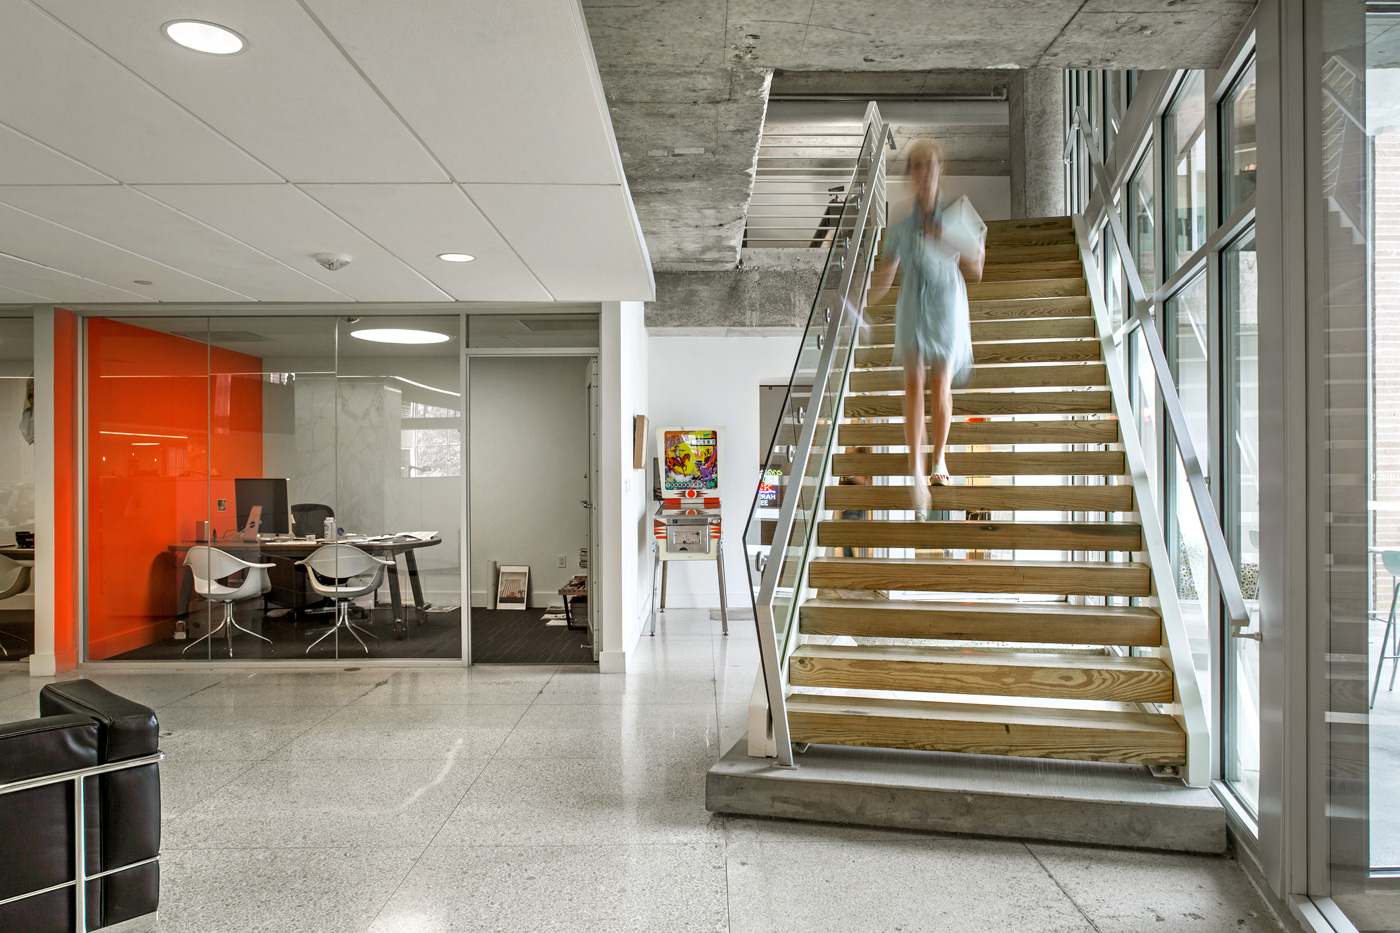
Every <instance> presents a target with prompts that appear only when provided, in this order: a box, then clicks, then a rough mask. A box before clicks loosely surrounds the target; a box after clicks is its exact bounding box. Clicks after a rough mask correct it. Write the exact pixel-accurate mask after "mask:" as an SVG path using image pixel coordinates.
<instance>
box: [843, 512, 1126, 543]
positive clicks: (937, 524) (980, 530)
mask: <svg viewBox="0 0 1400 933" xmlns="http://www.w3.org/2000/svg"><path fill="white" fill-rule="evenodd" d="M817 544H819V545H820V546H822V547H853V548H855V547H892V548H964V549H997V550H1008V549H1009V550H1033V551H1041V550H1052V551H1053V550H1060V551H1139V550H1141V549H1142V527H1141V526H1140V525H1137V524H1135V523H1132V522H983V521H932V522H920V521H908V520H900V521H895V520H889V519H882V520H870V519H848V518H843V519H825V520H823V521H821V522H819V523H818V525H817Z"/></svg>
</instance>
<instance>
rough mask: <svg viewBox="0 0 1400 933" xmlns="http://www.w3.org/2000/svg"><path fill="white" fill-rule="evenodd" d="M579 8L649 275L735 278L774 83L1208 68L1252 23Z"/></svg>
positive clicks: (861, 1) (751, 0) (676, 4)
mask: <svg viewBox="0 0 1400 933" xmlns="http://www.w3.org/2000/svg"><path fill="white" fill-rule="evenodd" d="M582 2H583V6H584V11H585V14H586V16H587V19H588V28H589V32H590V34H591V35H592V37H593V46H594V50H595V52H596V55H597V60H598V68H599V71H600V73H601V75H602V79H603V88H604V90H605V91H606V93H607V99H608V104H609V106H610V107H611V109H612V114H613V125H614V127H615V129H616V132H617V139H618V145H619V147H620V149H621V151H622V161H623V166H624V167H625V169H626V172H627V180H628V184H629V185H630V186H631V189H632V194H633V198H634V202H635V204H636V208H637V215H638V217H639V218H640V220H641V223H642V229H643V231H644V232H645V234H646V238H647V244H648V246H649V248H650V251H651V257H652V260H653V264H654V266H655V267H656V268H657V269H658V270H674V271H685V270H703V269H723V268H731V267H733V266H734V265H735V264H736V263H737V262H738V259H739V244H740V241H741V239H742V236H743V228H744V214H745V210H746V205H747V203H748V198H749V192H750V188H751V183H752V171H753V166H754V156H755V154H756V147H757V144H758V138H759V131H760V129H761V128H762V125H763V117H764V104H765V101H766V98H767V93H768V89H769V83H770V81H771V80H772V74H773V72H774V70H775V69H796V70H802V71H809V72H831V71H842V72H855V73H865V74H866V75H869V73H871V72H926V71H929V70H931V69H988V68H1041V67H1052V68H1086V67H1093V68H1148V69H1156V68H1210V67H1216V66H1218V65H1219V64H1220V59H1221V56H1223V55H1224V53H1225V52H1226V51H1227V50H1228V48H1229V46H1230V44H1231V42H1232V41H1233V40H1234V39H1235V37H1236V36H1237V35H1238V34H1239V31H1240V29H1241V28H1242V27H1243V26H1244V24H1245V21H1246V20H1247V19H1248V18H1249V15H1250V13H1251V12H1252V11H1253V9H1254V0H1141V2H1135V3H1132V4H1125V3H1123V2H1122V0H940V2H938V3H930V2H928V0H884V2H879V3H872V2H869V0H729V2H727V3H717V2H715V0H582ZM869 76H870V77H874V76H873V75H869ZM916 80H920V79H916ZM847 90H848V91H850V92H858V93H872V94H873V93H876V91H874V90H873V89H871V88H870V87H868V86H866V85H864V84H862V85H860V86H850V87H847ZM888 93H894V92H888ZM905 93H909V92H908V91H906V92H905ZM912 93H919V91H918V90H915V91H913V92H912Z"/></svg>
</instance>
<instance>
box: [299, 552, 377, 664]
mask: <svg viewBox="0 0 1400 933" xmlns="http://www.w3.org/2000/svg"><path fill="white" fill-rule="evenodd" d="M393 565H394V562H393V561H391V560H384V559H382V558H379V557H375V556H374V555H373V554H367V553H365V552H364V551H362V550H360V549H359V548H357V547H355V546H354V545H350V544H327V545H326V546H324V547H319V548H317V549H316V550H315V551H313V552H312V553H311V555H310V556H309V557H307V558H306V560H299V561H297V566H298V567H305V568H306V576H307V580H308V582H309V583H310V584H311V588H312V589H313V590H315V591H316V593H317V594H319V595H321V596H325V597H326V598H328V599H333V600H335V625H333V626H331V630H330V631H329V632H326V634H324V635H322V636H321V637H320V638H318V639H316V640H315V641H313V642H312V643H311V644H310V645H308V646H307V648H306V653H307V654H310V653H311V649H312V648H315V647H316V646H317V645H319V644H320V643H321V642H323V641H325V640H326V639H327V638H329V637H330V636H332V635H335V645H336V651H337V653H339V650H340V635H339V634H337V633H338V632H339V631H340V629H341V626H344V627H345V629H346V630H347V631H348V632H349V633H350V634H351V635H353V636H354V638H355V640H356V641H357V642H359V643H360V647H361V648H363V649H365V654H369V645H366V644H365V641H364V639H363V638H361V637H360V636H359V635H358V634H357V633H358V632H364V633H365V634H366V635H368V636H369V637H370V638H373V639H375V640H376V641H377V640H378V639H379V636H378V635H376V634H374V633H373V632H371V631H368V630H367V629H363V628H360V627H359V626H358V625H356V624H355V623H353V622H351V621H350V604H351V603H352V602H353V601H354V600H355V599H356V598H358V597H360V596H367V595H369V594H370V593H373V592H374V591H375V590H377V589H379V587H380V586H382V585H383V584H384V571H385V568H387V567H392V566H393Z"/></svg>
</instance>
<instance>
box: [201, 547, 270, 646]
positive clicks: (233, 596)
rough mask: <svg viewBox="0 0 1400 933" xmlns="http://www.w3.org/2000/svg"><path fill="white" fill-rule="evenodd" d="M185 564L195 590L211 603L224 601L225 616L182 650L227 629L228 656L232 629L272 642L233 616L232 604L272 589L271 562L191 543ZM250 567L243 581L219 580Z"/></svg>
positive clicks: (255, 597)
mask: <svg viewBox="0 0 1400 933" xmlns="http://www.w3.org/2000/svg"><path fill="white" fill-rule="evenodd" d="M185 566H186V567H188V568H190V573H191V575H193V577H194V591H195V592H196V593H198V594H199V595H200V596H202V597H203V598H204V599H207V600H209V602H211V603H223V604H224V617H223V619H221V620H220V621H219V624H218V625H216V626H211V627H210V629H209V631H208V633H207V634H204V635H201V636H200V637H198V638H196V639H195V640H194V641H192V642H190V643H189V644H188V645H186V646H185V649H184V651H181V652H180V654H181V655H182V656H183V655H184V653H185V651H189V650H190V649H191V648H193V647H194V646H195V645H197V644H199V643H200V642H202V641H204V639H206V638H209V639H212V638H213V637H214V636H215V635H217V634H219V633H220V632H223V633H224V638H226V639H227V640H228V656H229V657H233V630H234V629H238V630H239V631H240V632H247V633H248V634H249V635H252V636H253V637H254V638H262V640H263V641H265V642H267V643H268V644H269V645H270V644H272V639H270V638H264V637H263V636H262V635H259V634H258V633H257V632H254V631H250V630H249V629H246V628H244V627H243V626H241V625H239V624H238V623H237V622H236V621H235V620H234V618H233V604H234V603H236V602H239V601H240V600H244V599H257V598H258V597H260V596H262V595H263V594H265V593H267V592H268V591H269V590H271V589H272V581H271V580H270V579H269V578H268V576H267V571H268V568H270V567H272V566H273V565H272V564H254V563H250V562H248V561H246V560H243V559H242V558H239V557H234V556H233V555H232V554H230V553H228V552H227V551H221V550H219V549H218V548H213V547H204V546H202V545H201V546H199V547H192V548H190V550H189V553H187V554H186V555H185ZM244 571H247V575H246V576H245V577H244V578H243V580H242V582H241V583H236V584H233V585H228V584H225V583H220V582H219V581H220V580H227V579H228V578H229V577H232V576H234V575H235V574H238V573H243V572H244Z"/></svg>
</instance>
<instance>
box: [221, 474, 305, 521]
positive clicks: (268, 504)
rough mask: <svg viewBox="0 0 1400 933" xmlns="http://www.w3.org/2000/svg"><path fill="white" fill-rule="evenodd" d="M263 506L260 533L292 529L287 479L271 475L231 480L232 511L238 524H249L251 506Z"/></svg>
mask: <svg viewBox="0 0 1400 933" xmlns="http://www.w3.org/2000/svg"><path fill="white" fill-rule="evenodd" d="M255 505H258V506H262V521H261V523H260V524H259V525H258V531H259V532H260V533H261V534H265V535H267V534H275V535H286V534H291V533H292V510H291V507H290V505H289V504H288V502H287V481H286V480H285V479H274V478H271V477H258V478H255V479H235V480H234V481H233V511H234V515H235V516H236V517H237V519H238V527H239V528H242V527H243V526H244V525H246V524H248V515H249V514H250V513H251V512H252V511H253V506H255Z"/></svg>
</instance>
